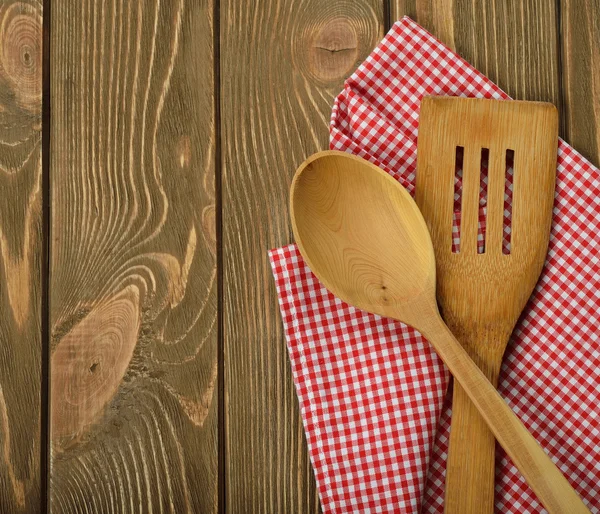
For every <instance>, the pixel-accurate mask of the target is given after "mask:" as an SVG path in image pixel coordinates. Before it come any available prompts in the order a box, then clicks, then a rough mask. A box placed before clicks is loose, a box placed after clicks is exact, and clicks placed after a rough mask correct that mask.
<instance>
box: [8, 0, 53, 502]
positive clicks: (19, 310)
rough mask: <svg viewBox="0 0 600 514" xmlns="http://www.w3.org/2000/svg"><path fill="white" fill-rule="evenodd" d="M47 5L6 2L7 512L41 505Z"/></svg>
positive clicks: (35, 2) (34, 0)
mask: <svg viewBox="0 0 600 514" xmlns="http://www.w3.org/2000/svg"><path fill="white" fill-rule="evenodd" d="M42 62H43V56H42V5H41V2H38V1H36V0H33V1H27V2H16V1H10V0H4V1H0V197H1V200H0V512H2V513H4V512H7V513H9V512H10V513H17V512H37V511H38V510H39V506H40V501H41V492H40V485H41V472H40V462H41V451H42V448H41V445H40V441H41V437H40V436H41V429H42V425H41V424H40V415H41V391H42V378H41V370H42V338H41V305H42V290H41V285H42V284H41V280H42V275H41V274H42V160H41V147H42V141H41V135H42Z"/></svg>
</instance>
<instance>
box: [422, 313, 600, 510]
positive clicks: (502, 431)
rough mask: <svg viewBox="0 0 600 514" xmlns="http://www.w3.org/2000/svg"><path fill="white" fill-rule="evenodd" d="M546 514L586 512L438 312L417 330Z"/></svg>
mask: <svg viewBox="0 0 600 514" xmlns="http://www.w3.org/2000/svg"><path fill="white" fill-rule="evenodd" d="M418 329H419V330H420V332H421V333H422V334H423V335H424V336H425V337H426V338H427V339H428V340H429V341H430V342H431V344H432V346H433V347H434V348H435V350H436V352H437V353H438V355H439V356H440V357H441V359H442V360H443V361H444V362H445V363H446V365H447V366H448V368H449V369H450V372H451V373H452V374H453V375H454V379H455V380H456V381H458V382H459V383H460V384H461V386H462V387H463V389H464V390H465V392H466V394H467V395H468V396H469V398H470V399H471V401H472V402H473V404H474V405H475V406H476V407H477V409H478V410H479V412H480V413H481V415H482V417H483V418H484V419H485V421H486V423H487V424H488V426H489V427H490V429H491V430H492V432H493V433H494V435H495V436H496V439H497V440H498V442H499V443H500V445H501V446H502V447H503V448H504V450H506V453H507V454H508V456H509V457H510V458H511V460H512V461H513V463H514V464H515V466H516V467H517V469H518V470H519V471H520V472H521V474H522V475H523V477H524V478H525V480H526V481H527V483H528V484H529V486H530V487H531V489H533V491H534V492H535V494H536V495H537V497H538V499H539V500H540V502H541V503H542V504H543V505H544V507H545V508H546V510H548V512H549V513H550V514H559V513H560V514H566V513H568V514H579V513H581V514H583V513H589V510H588V509H587V507H586V506H585V505H584V503H583V501H582V500H581V498H580V497H579V496H578V495H577V493H576V492H575V490H574V489H573V488H572V487H571V485H570V484H569V482H568V481H567V479H566V478H565V477H564V476H563V475H562V473H561V472H560V471H559V470H558V468H557V467H556V466H555V465H554V463H553V462H552V460H551V459H550V457H548V455H546V453H545V452H544V450H543V449H542V447H541V446H540V445H539V444H538V442H537V441H536V440H535V439H534V437H533V436H532V435H531V434H530V433H529V432H528V431H527V429H526V428H525V426H524V425H523V423H521V421H520V420H519V418H517V416H516V415H515V414H514V413H513V411H512V410H511V409H510V407H509V406H508V405H507V404H506V402H505V401H504V400H503V398H502V397H501V396H500V394H499V393H498V391H496V389H495V388H494V386H493V385H492V384H491V383H490V382H489V381H488V379H487V378H486V377H485V375H484V374H483V372H482V371H481V370H480V369H479V368H478V367H477V365H476V364H475V363H474V362H473V361H472V360H471V358H470V357H469V356H468V354H467V352H466V351H465V350H464V349H463V347H462V346H461V345H460V343H459V342H458V341H457V340H456V339H455V337H454V336H453V335H452V333H451V332H450V329H449V328H448V327H447V326H446V324H445V323H444V322H443V320H442V318H441V317H440V315H439V313H437V315H436V316H435V317H433V316H432V317H431V318H430V319H429V320H428V323H427V326H420V327H418Z"/></svg>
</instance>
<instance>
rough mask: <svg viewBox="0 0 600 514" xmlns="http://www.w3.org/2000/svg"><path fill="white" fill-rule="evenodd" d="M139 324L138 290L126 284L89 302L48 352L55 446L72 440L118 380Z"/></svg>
mask: <svg viewBox="0 0 600 514" xmlns="http://www.w3.org/2000/svg"><path fill="white" fill-rule="evenodd" d="M139 326H140V312H139V291H138V289H137V287H135V286H128V287H127V288H125V289H124V290H122V291H121V292H120V293H118V294H117V295H115V296H114V297H112V298H109V299H108V300H106V301H103V302H102V303H100V304H99V305H97V306H96V307H94V308H93V309H92V310H91V311H90V312H89V314H88V315H87V316H86V317H85V318H83V319H82V320H81V321H80V322H79V323H78V324H77V325H75V327H73V329H72V330H71V331H70V332H69V333H67V334H66V335H65V336H64V337H63V338H62V340H61V341H60V342H59V343H58V345H57V346H56V349H55V350H54V352H53V354H52V377H51V380H52V399H51V401H52V434H53V437H54V438H55V442H56V449H61V448H65V447H66V446H68V445H69V444H71V443H73V442H76V441H77V440H78V439H79V438H80V437H81V435H82V434H83V433H84V432H86V431H87V430H88V429H89V427H90V426H91V425H92V424H93V423H94V422H95V421H96V420H97V419H98V418H99V417H101V416H102V413H103V412H104V408H105V407H106V405H107V404H108V403H109V402H110V401H111V399H112V398H113V396H114V395H115V394H116V392H117V390H118V388H119V387H120V385H121V382H122V380H123V377H124V375H125V372H126V371H127V368H128V366H129V362H130V361H131V358H132V356H133V350H134V348H135V345H136V342H137V337H138V330H139Z"/></svg>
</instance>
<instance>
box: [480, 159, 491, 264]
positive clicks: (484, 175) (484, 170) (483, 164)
mask: <svg viewBox="0 0 600 514" xmlns="http://www.w3.org/2000/svg"><path fill="white" fill-rule="evenodd" d="M489 162H490V149H489V148H482V149H481V159H480V161H479V227H478V230H477V253H485V232H486V213H487V189H488V188H487V186H488V169H489V165H490V164H489Z"/></svg>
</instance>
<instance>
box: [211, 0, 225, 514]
mask: <svg viewBox="0 0 600 514" xmlns="http://www.w3.org/2000/svg"><path fill="white" fill-rule="evenodd" d="M213 67H214V70H213V89H214V95H213V98H214V117H215V126H214V130H215V167H214V170H215V211H216V212H215V225H216V227H215V233H216V238H217V241H216V250H217V376H218V379H217V390H218V392H217V394H218V402H217V408H218V415H217V419H218V428H217V445H218V450H217V451H218V506H217V511H218V512H219V513H221V514H224V513H225V512H227V505H226V499H227V489H226V488H227V475H226V454H225V450H226V435H227V427H226V426H225V422H226V421H225V339H224V332H223V331H224V325H223V204H222V196H223V195H222V176H221V175H222V169H223V166H222V155H221V5H220V0H214V4H213Z"/></svg>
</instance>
